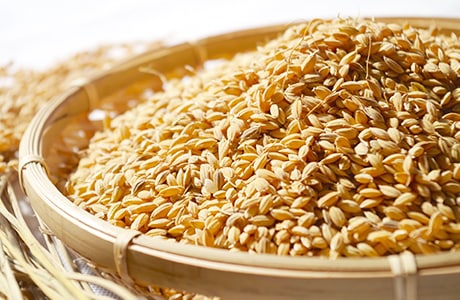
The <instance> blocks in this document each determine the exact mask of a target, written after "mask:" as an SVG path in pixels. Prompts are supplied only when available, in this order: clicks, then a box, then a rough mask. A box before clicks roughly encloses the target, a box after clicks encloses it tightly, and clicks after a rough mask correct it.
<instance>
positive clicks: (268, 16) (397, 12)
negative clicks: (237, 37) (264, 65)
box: [0, 0, 460, 68]
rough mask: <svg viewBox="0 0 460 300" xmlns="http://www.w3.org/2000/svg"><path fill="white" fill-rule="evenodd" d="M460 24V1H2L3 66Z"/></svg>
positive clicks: (0, 50)
mask: <svg viewBox="0 0 460 300" xmlns="http://www.w3.org/2000/svg"><path fill="white" fill-rule="evenodd" d="M337 16H340V17H348V16H352V17H357V16H362V17H372V16H375V17H378V16H424V17H429V16H433V17H456V18H460V1H458V0H430V1H425V0H418V1H417V0H409V1H404V0H397V1H395V0H383V1H371V0H367V1H361V0H351V1H346V0H342V1H339V0H331V1H328V0H315V1H300V0H292V1H291V0H277V1H272V0H264V1H259V0H257V1H251V0H227V1H211V0H207V1H206V0H194V1H186V0H182V1H181V0H169V1H167V0H131V1H128V0H78V1H64V0H61V1H59V0H35V1H34V0H0V64H3V63H6V62H11V61H14V63H15V64H17V65H19V66H29V67H38V68H43V67H46V66H49V65H50V64H51V63H53V62H55V61H56V60H59V59H64V58H66V57H67V56H68V55H70V54H72V53H75V52H77V51H80V50H85V49H91V48H94V47H96V46H97V45H101V44H105V43H117V42H133V41H149V40H156V39H162V40H167V41H169V42H171V43H174V42H179V41H184V40H191V39H194V38H198V37H203V36H206V35H212V34H217V33H221V32H226V31H231V30H236V29H242V28H247V27H254V26H263V25H268V24H274V23H280V22H291V21H299V20H302V19H311V18H317V17H322V18H328V17H329V18H330V17H337Z"/></svg>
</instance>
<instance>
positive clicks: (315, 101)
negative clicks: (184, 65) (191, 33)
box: [66, 19, 460, 258]
mask: <svg viewBox="0 0 460 300" xmlns="http://www.w3.org/2000/svg"><path fill="white" fill-rule="evenodd" d="M459 74H460V41H459V39H458V38H457V36H455V35H454V34H451V35H443V34H442V33H441V32H440V31H439V30H438V29H436V28H430V29H423V30H422V29H418V28H414V27H411V26H409V25H398V24H385V23H381V22H375V21H371V20H356V19H335V20H331V21H323V20H314V21H311V22H309V23H306V24H300V25H294V26H292V27H290V28H288V29H287V30H286V31H285V32H284V33H283V34H282V35H280V36H279V37H278V38H276V39H274V40H271V41H269V42H268V43H266V44H265V45H262V46H260V47H258V48H257V50H255V51H252V52H247V53H239V54H237V55H235V56H234V57H233V58H231V59H229V60H227V61H225V62H222V63H220V64H219V65H217V66H215V67H214V68H208V69H200V70H198V71H196V73H195V74H194V75H193V76H190V77H188V78H187V79H186V80H185V79H182V80H181V79H172V80H169V81H168V82H167V83H166V87H165V89H164V91H162V92H158V93H155V94H153V95H152V96H151V97H150V98H149V99H148V100H147V101H146V102H143V103H142V104H139V105H137V106H136V107H135V108H133V109H131V110H129V111H127V112H126V113H124V114H122V115H120V116H118V117H115V118H113V119H111V120H109V121H108V122H106V126H105V127H106V128H105V129H104V131H102V132H98V133H97V134H95V136H94V137H93V138H92V140H91V142H90V144H89V147H88V149H87V150H86V151H85V152H84V154H83V155H82V157H81V160H80V162H79V165H78V168H77V169H76V170H75V172H74V173H73V174H72V175H71V177H70V178H69V180H68V182H67V185H66V194H67V195H68V196H69V197H70V198H71V199H72V200H73V201H74V202H75V203H76V204H77V205H79V206H80V207H82V208H84V209H86V210H88V211H90V212H91V213H93V214H95V215H96V216H98V217H100V218H102V219H104V220H107V221H108V222H110V223H111V224H114V225H117V226H121V227H124V228H131V229H134V230H139V231H141V232H142V233H144V234H145V235H147V236H152V237H156V238H161V239H167V240H172V241H176V242H179V243H186V244H194V245H203V246H208V247H216V248H224V249H228V250H229V251H247V252H249V253H273V254H277V255H292V256H323V257H329V258H337V257H342V256H343V257H359V256H370V257H374V256H385V255H390V254H396V253H401V252H403V251H406V250H409V251H411V252H412V253H415V254H430V253H435V252H440V251H455V250H457V249H459V248H460V223H459V220H460V209H459V201H460V197H459V194H460V143H459V140H460V132H459V129H460V122H459V121H460V86H459V83H460V82H459V78H458V77H459Z"/></svg>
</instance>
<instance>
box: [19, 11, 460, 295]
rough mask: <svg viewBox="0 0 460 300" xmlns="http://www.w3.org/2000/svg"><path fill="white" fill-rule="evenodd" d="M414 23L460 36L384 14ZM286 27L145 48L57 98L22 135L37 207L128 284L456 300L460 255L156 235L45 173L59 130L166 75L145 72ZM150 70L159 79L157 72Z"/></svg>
mask: <svg viewBox="0 0 460 300" xmlns="http://www.w3.org/2000/svg"><path fill="white" fill-rule="evenodd" d="M380 20H382V21H388V22H397V23H405V22H407V23H409V24H411V25H413V26H416V27H428V26H430V25H432V24H436V25H437V26H438V27H439V28H441V29H442V30H443V31H444V32H454V33H456V34H457V35H458V34H460V19H459V20H457V19H439V18H404V19H403V18H385V19H380ZM285 28H286V25H276V26H270V27H263V28H257V29H250V30H244V31H239V32H234V33H228V34H223V35H219V36H215V37H210V38H205V39H201V40H198V41H195V42H193V43H183V44H179V45H176V46H172V47H167V48H163V49H159V50H153V51H151V52H148V53H145V54H142V55H140V56H138V57H134V58H132V59H130V60H129V61H126V62H124V63H121V64H119V65H118V66H116V67H115V68H113V69H111V70H110V71H108V72H105V73H103V74H100V75H99V76H97V77H96V78H93V79H91V80H88V81H86V82H84V83H82V84H80V85H78V86H76V87H75V88H73V89H71V90H69V91H68V92H67V93H65V94H64V95H62V96H60V97H58V98H57V99H55V100H54V101H52V102H51V103H50V104H49V105H47V106H46V107H45V108H44V109H43V110H41V111H40V112H39V113H38V114H37V115H36V117H35V118H34V119H33V121H32V122H31V124H30V126H29V128H28V130H27V131H26V133H25V134H24V136H23V139H22V141H21V145H20V150H19V157H20V165H19V176H20V181H21V184H22V187H23V189H24V191H25V192H26V194H27V195H28V197H29V199H30V201H31V204H32V206H33V208H34V209H35V211H36V213H37V214H38V215H39V217H40V218H41V219H42V220H43V221H44V222H45V224H46V225H47V226H48V227H49V229H50V230H51V231H52V232H53V233H54V234H55V235H56V236H57V237H58V238H59V239H61V240H62V241H64V243H65V244H66V245H67V246H68V247H70V248H72V249H74V250H75V251H76V252H78V253H79V254H80V255H82V256H83V257H85V258H87V259H88V260H89V261H91V262H92V263H94V264H95V265H96V266H98V267H100V268H102V269H106V270H109V271H111V272H113V273H115V274H117V275H119V276H120V277H121V278H122V279H123V281H124V282H125V283H127V284H140V285H147V284H155V285H160V286H167V287H173V288H175V289H182V290H188V291H193V292H198V293H202V294H206V295H215V296H220V297H222V298H223V299H248V298H250V299H370V298H372V299H375V300H377V299H458V297H459V296H458V295H460V285H459V284H458V282H460V252H457V253H442V254H435V255H423V256H414V255H412V254H407V253H405V254H401V255H393V256H389V257H381V258H372V259H371V258H356V259H352V258H339V259H337V260H327V259H324V258H318V257H279V256H273V255H262V254H260V255H250V254H247V253H233V252H228V251H227V250H222V249H213V248H206V247H199V246H191V245H182V244H178V243H171V242H167V241H159V240H155V239H152V238H149V237H147V236H142V235H139V234H138V233H137V232H134V231H131V230H125V229H122V228H119V227H115V226H112V225H110V224H109V223H106V222H105V221H103V220H101V219H98V218H96V217H95V216H93V215H91V214H89V213H88V212H86V211H84V210H83V209H81V208H78V207H77V206H75V205H74V204H73V203H72V202H71V201H69V200H68V199H67V198H66V197H65V196H64V195H63V194H62V193H61V192H60V191H59V190H58V189H57V187H56V186H55V185H53V183H52V181H51V180H50V177H49V175H48V172H47V167H46V166H47V161H46V159H45V158H44V157H46V151H47V150H48V149H49V148H50V147H51V145H52V144H53V142H54V141H55V139H56V136H57V133H59V132H60V131H62V130H63V128H65V125H66V124H67V123H69V122H71V121H72V120H73V119H74V118H76V117H77V116H80V115H81V114H88V113H89V112H90V111H91V110H92V109H93V107H95V105H96V104H97V102H98V100H99V99H102V98H105V97H108V96H110V95H112V94H114V93H115V92H117V91H118V90H120V89H122V88H124V87H127V86H129V85H131V84H133V83H136V82H141V81H143V80H149V81H150V84H151V86H153V87H157V88H158V87H160V86H161V80H160V79H159V78H158V77H154V76H152V75H151V74H146V73H143V72H139V70H140V69H141V68H143V67H145V66H149V67H150V68H153V69H154V70H157V71H159V72H162V73H163V72H165V73H168V72H172V71H174V70H177V69H180V68H183V67H184V66H185V65H191V66H196V65H200V64H202V63H203V62H204V61H205V60H208V59H215V58H219V57H223V56H228V55H232V54H234V53H236V52H240V51H244V50H248V49H253V48H254V47H255V46H256V45H257V44H259V43H261V42H263V41H265V40H267V39H268V38H272V37H274V36H276V35H277V34H279V33H280V32H281V31H283V30H284V29H285ZM153 77H154V78H153Z"/></svg>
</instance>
